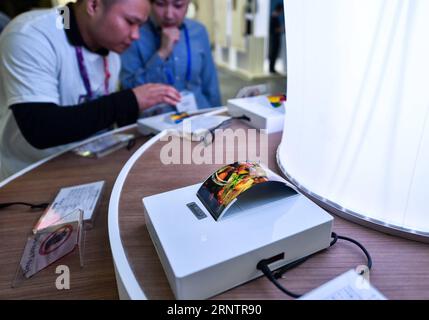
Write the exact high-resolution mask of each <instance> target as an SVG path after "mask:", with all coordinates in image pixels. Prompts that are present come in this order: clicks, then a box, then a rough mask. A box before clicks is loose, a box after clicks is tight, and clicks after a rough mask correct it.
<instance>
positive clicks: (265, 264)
mask: <svg viewBox="0 0 429 320" xmlns="http://www.w3.org/2000/svg"><path fill="white" fill-rule="evenodd" d="M331 237H332V238H333V240H332V241H331V243H330V246H329V247H332V246H333V245H335V244H336V243H337V242H338V240H345V241H349V242H351V243H354V244H355V245H357V246H358V247H359V248H360V249H361V250H362V251H363V253H364V254H365V256H366V258H367V261H368V262H367V266H368V269H371V268H372V258H371V255H370V254H369V252H368V250H366V248H365V247H364V246H363V245H362V244H360V243H359V242H358V241H356V240H354V239H351V238H348V237H343V236H339V235H337V234H336V233H335V232H332V234H331ZM315 254H317V253H315ZM315 254H312V255H309V256H307V257H304V258H301V259H299V260H296V261H294V262H292V263H289V264H287V265H285V266H283V267H281V268H279V269H277V270H276V271H274V272H273V271H271V269H270V267H269V265H270V264H271V263H274V262H276V261H279V260H282V259H283V258H284V254H281V255H278V256H276V257H273V258H270V259H264V260H261V261H259V262H258V264H257V265H256V269H258V270H260V271H262V273H263V274H264V275H265V276H266V277H267V278H268V280H270V281H271V282H272V283H273V284H274V285H275V286H276V287H277V288H278V289H279V290H280V291H282V292H283V293H285V294H287V295H288V296H290V297H292V298H300V297H301V296H302V295H300V294H297V293H294V292H291V291H289V290H287V289H286V288H285V287H283V286H282V285H281V284H280V283H279V282H278V281H277V279H279V278H281V277H282V276H283V275H284V274H285V273H286V272H287V271H289V270H291V269H293V268H296V267H297V266H299V265H301V264H303V263H304V262H305V261H307V260H308V259H309V258H310V257H312V256H313V255H315ZM362 274H363V272H362V273H361V275H362Z"/></svg>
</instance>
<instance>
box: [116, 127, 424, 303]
mask: <svg viewBox="0 0 429 320" xmlns="http://www.w3.org/2000/svg"><path fill="white" fill-rule="evenodd" d="M233 127H234V128H247V127H246V126H245V125H244V124H242V123H239V122H235V123H234V125H233ZM160 138H161V135H160V136H157V137H155V138H153V139H152V140H151V141H150V143H148V144H146V145H145V146H143V147H142V148H141V149H140V150H139V151H137V152H136V153H135V155H134V156H133V158H132V159H130V160H129V161H128V163H127V165H126V166H125V167H124V169H123V170H122V172H121V174H120V176H119V178H118V180H117V181H116V183H115V187H114V191H113V193H112V198H111V202H110V207H109V232H110V240H111V246H112V250H113V257H114V260H115V266H116V271H117V279H118V285H119V287H120V291H121V292H120V295H121V297H122V298H132V299H146V298H147V299H172V298H174V296H173V294H172V291H171V290H170V287H169V284H168V281H167V279H166V276H165V274H164V271H163V268H162V265H161V263H160V261H159V259H158V256H157V254H156V251H155V249H154V246H153V244H152V241H151V239H150V236H149V233H148V231H147V229H146V226H145V221H144V215H143V205H142V198H143V197H146V196H151V195H154V194H158V193H161V192H166V191H170V190H173V189H176V188H181V187H185V186H188V185H192V184H196V183H199V182H202V181H204V180H205V178H206V177H208V176H209V175H210V174H211V173H213V172H214V171H215V170H216V169H218V168H219V167H220V166H221V165H216V164H215V165H198V166H197V165H163V164H162V163H161V161H160V151H161V149H162V147H163V146H164V145H165V144H166V143H167V142H162V141H159V140H160ZM280 139H281V134H273V135H270V136H269V148H268V152H269V154H268V156H269V162H268V165H269V167H270V169H272V170H273V171H276V172H277V173H280V171H279V169H278V167H277V164H276V150H277V147H278V145H279V143H280ZM194 146H195V144H194ZM242 147H243V146H239V148H242ZM224 152H225V153H228V154H230V153H233V152H234V146H231V145H228V146H226V147H225V150H224ZM334 231H335V232H336V233H338V234H340V235H344V236H348V237H352V238H354V239H356V240H358V241H360V242H361V243H362V244H363V245H364V246H366V248H367V249H368V250H369V252H370V253H371V255H372V258H373V263H374V266H373V270H372V273H371V282H372V283H373V284H374V285H375V286H376V287H377V288H378V289H379V290H380V291H381V292H382V293H383V294H384V295H385V296H386V297H387V298H389V299H429V269H428V268H427V266H428V265H429V246H428V245H427V244H422V243H418V242H413V241H410V240H405V239H401V238H397V237H394V236H390V235H386V234H383V233H380V232H378V231H374V230H371V229H368V228H365V227H363V226H360V225H357V224H354V223H351V222H349V221H346V220H344V219H342V218H339V217H335V221H334ZM365 263H366V261H365V257H364V255H363V253H362V252H361V251H360V250H359V249H358V248H357V247H355V246H354V245H352V244H349V243H347V242H341V241H340V242H338V243H337V244H336V245H335V246H334V247H333V248H331V249H329V250H327V251H324V252H323V253H322V254H319V255H317V256H315V257H313V258H311V259H310V260H309V261H307V262H306V263H304V264H303V265H301V266H300V267H299V268H297V269H295V270H292V271H290V272H288V273H287V274H286V277H285V279H282V280H281V282H282V283H283V285H284V286H285V287H287V288H288V289H290V290H291V291H294V292H298V293H305V292H308V291H309V290H312V289H314V288H316V287H318V286H320V285H321V284H323V283H325V282H327V281H329V280H331V279H332V278H334V277H335V276H338V275H340V274H342V273H343V272H346V271H348V270H350V269H352V268H355V267H356V266H358V265H362V264H365ZM214 299H288V297H286V296H285V295H284V294H283V293H281V292H280V291H279V290H278V289H277V288H275V287H274V286H273V285H272V284H271V283H270V282H269V281H268V280H266V279H265V278H259V279H256V280H254V281H251V282H249V283H247V284H245V285H242V286H239V287H237V288H234V289H232V290H230V291H228V292H225V293H223V294H221V295H219V296H217V297H215V298H214Z"/></svg>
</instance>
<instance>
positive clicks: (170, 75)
mask: <svg viewBox="0 0 429 320" xmlns="http://www.w3.org/2000/svg"><path fill="white" fill-rule="evenodd" d="M149 24H150V27H151V29H152V32H153V33H154V34H155V35H157V32H156V29H155V26H154V25H153V23H152V21H150V22H149ZM183 31H184V33H185V41H186V54H187V66H186V84H187V85H188V84H189V83H190V82H191V78H192V52H191V38H190V36H189V30H188V27H187V26H186V24H185V23H183ZM159 46H160V44H159V45H158V47H159ZM165 75H166V76H167V80H168V84H169V85H174V84H175V82H176V81H175V80H174V76H173V72H172V71H171V69H170V68H165Z"/></svg>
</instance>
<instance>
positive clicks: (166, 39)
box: [158, 27, 180, 60]
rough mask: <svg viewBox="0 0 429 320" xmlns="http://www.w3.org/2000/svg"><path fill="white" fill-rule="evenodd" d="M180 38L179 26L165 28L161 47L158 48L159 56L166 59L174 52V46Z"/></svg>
mask: <svg viewBox="0 0 429 320" xmlns="http://www.w3.org/2000/svg"><path fill="white" fill-rule="evenodd" d="M179 40H180V30H179V28H177V27H169V28H163V29H162V34H161V48H160V49H159V50H158V54H159V56H160V57H161V58H162V59H163V60H165V59H167V58H168V57H169V56H170V54H171V52H173V49H174V46H175V45H176V43H177V42H179Z"/></svg>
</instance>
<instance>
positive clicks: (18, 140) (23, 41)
mask: <svg viewBox="0 0 429 320" xmlns="http://www.w3.org/2000/svg"><path fill="white" fill-rule="evenodd" d="M59 21H62V17H61V16H60V14H59V12H58V10H57V9H56V8H53V9H48V10H37V11H32V12H29V13H26V14H23V15H21V16H19V17H18V18H16V19H15V20H13V21H12V22H11V23H10V24H9V25H8V27H7V28H6V29H5V30H4V32H3V33H2V34H1V36H0V180H3V179H5V178H6V177H8V176H10V175H12V174H13V173H15V172H17V171H19V170H21V169H23V168H25V167H27V166H28V165H30V164H32V163H34V162H36V161H39V160H41V159H43V158H45V157H48V156H50V155H52V154H55V153H58V152H61V151H63V150H65V149H66V148H68V147H70V145H66V146H59V147H55V148H49V149H44V150H40V149H36V148H34V147H32V146H31V145H30V144H29V143H28V142H27V141H26V140H25V138H24V137H23V135H22V134H21V131H20V130H19V128H18V126H17V124H16V122H15V118H14V116H13V114H12V111H11V110H10V108H9V107H10V106H11V105H14V104H20V103H35V102H42V103H54V104H57V105H58V106H73V105H78V104H79V98H80V97H81V96H84V95H86V94H87V92H86V89H85V86H84V83H83V80H82V77H81V74H80V71H79V64H78V61H77V58H76V48H75V47H74V46H73V45H71V44H70V43H69V41H68V39H67V36H66V32H65V30H64V28H61V23H59ZM82 51H83V56H84V62H85V67H86V69H87V71H88V76H89V80H90V83H91V88H92V91H93V92H94V95H95V96H102V95H104V94H105V68H104V57H103V56H101V55H99V54H96V53H92V52H90V51H88V50H86V49H85V48H82ZM107 59H108V65H109V71H110V73H111V77H110V80H109V92H114V91H115V90H116V89H117V84H118V79H119V71H120V58H119V55H117V54H115V53H112V52H110V53H109V55H108V56H107Z"/></svg>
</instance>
